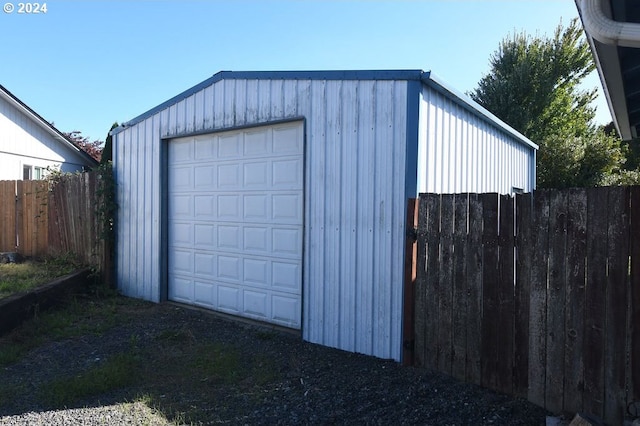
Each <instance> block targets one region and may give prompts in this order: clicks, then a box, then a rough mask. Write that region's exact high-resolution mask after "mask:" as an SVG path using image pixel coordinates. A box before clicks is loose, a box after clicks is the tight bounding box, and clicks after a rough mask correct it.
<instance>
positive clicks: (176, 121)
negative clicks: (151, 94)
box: [114, 79, 407, 360]
mask: <svg viewBox="0 0 640 426" xmlns="http://www.w3.org/2000/svg"><path fill="white" fill-rule="evenodd" d="M298 117H304V118H305V119H306V152H305V159H306V160H305V194H306V196H305V236H304V244H305V246H304V260H303V262H304V276H303V299H304V302H303V326H302V328H303V337H304V338H305V339H306V340H308V341H311V342H314V343H319V344H323V345H327V346H332V347H337V348H340V349H344V350H348V351H354V352H361V353H365V354H370V355H374V356H378V357H382V358H393V359H396V360H399V359H400V351H401V339H402V336H401V324H402V321H401V319H402V280H403V255H404V254H403V247H404V226H405V224H404V220H405V186H404V185H405V156H406V140H407V137H406V129H407V124H406V123H407V81H404V80H403V81H391V80H384V81H382V80H379V81H374V80H319V79H313V80H309V79H300V80H293V79H292V80H282V79H273V80H251V79H246V80H245V79H226V80H221V81H217V82H215V83H214V84H212V85H210V86H208V87H205V88H202V89H201V90H199V91H197V92H195V93H194V94H193V95H191V96H189V97H188V98H186V99H183V100H181V101H179V102H177V103H176V104H174V105H171V106H169V107H167V108H165V109H164V110H162V111H159V112H158V113H156V114H154V115H152V116H150V117H148V118H146V119H144V120H142V121H140V122H139V123H137V124H135V125H133V126H132V127H129V128H126V129H125V130H123V131H122V132H120V133H118V134H117V135H116V137H115V141H114V164H115V171H116V179H117V185H118V205H119V213H118V234H117V239H118V243H117V244H118V246H117V259H116V264H117V280H118V285H119V288H120V289H121V290H122V291H123V293H124V294H126V295H129V296H135V297H139V298H143V299H147V300H153V301H159V300H160V299H161V291H160V282H161V277H162V275H163V272H162V270H161V267H162V261H161V256H162V253H161V248H162V247H161V246H162V245H161V241H160V236H161V229H162V226H161V225H162V224H161V217H160V212H161V202H160V198H161V196H162V194H161V186H160V181H161V179H162V177H163V173H164V172H165V171H164V170H163V169H162V167H161V140H160V138H161V137H162V138H163V139H166V138H171V137H177V136H181V135H185V134H188V133H192V132H198V131H204V130H221V129H228V128H233V127H238V126H245V125H250V124H258V123H267V122H270V121H275V120H282V119H293V118H298Z"/></svg>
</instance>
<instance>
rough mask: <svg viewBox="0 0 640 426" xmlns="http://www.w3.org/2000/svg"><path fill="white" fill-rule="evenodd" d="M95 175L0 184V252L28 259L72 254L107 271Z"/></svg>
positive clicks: (94, 173) (96, 176)
mask: <svg viewBox="0 0 640 426" xmlns="http://www.w3.org/2000/svg"><path fill="white" fill-rule="evenodd" d="M98 180H99V177H98V174H97V173H96V172H89V173H81V174H75V175H63V176H61V177H60V179H59V181H57V182H56V184H55V185H53V184H49V182H47V181H0V219H1V223H0V251H17V252H19V253H20V254H22V255H24V256H47V255H60V254H64V253H73V254H75V255H76V256H77V257H78V259H79V260H81V261H82V262H83V263H86V264H91V265H97V266H100V268H101V269H102V266H103V265H102V263H103V262H104V258H105V256H104V255H105V244H104V241H103V240H102V238H101V233H102V228H101V224H100V221H99V220H98V219H97V214H96V212H97V209H98V208H99V206H100V203H101V200H100V194H99V190H98V184H99V182H98Z"/></svg>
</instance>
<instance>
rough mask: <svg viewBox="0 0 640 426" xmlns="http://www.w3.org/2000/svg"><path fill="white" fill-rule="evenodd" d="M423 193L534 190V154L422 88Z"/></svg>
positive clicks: (420, 157) (420, 181)
mask: <svg viewBox="0 0 640 426" xmlns="http://www.w3.org/2000/svg"><path fill="white" fill-rule="evenodd" d="M418 147H419V148H418V192H432V193H444V194H447V193H461V192H478V193H480V192H498V193H501V194H510V193H511V192H512V190H513V189H514V188H518V189H521V190H523V191H524V192H530V191H533V189H534V188H535V153H534V150H533V148H532V147H529V146H526V145H525V144H524V143H522V142H520V141H517V140H516V139H515V138H514V137H513V136H511V135H510V134H508V133H507V132H505V131H504V130H501V129H498V128H497V127H496V125H495V124H493V123H490V122H489V121H488V120H486V119H485V118H482V117H481V116H479V115H477V114H472V113H471V112H469V111H468V110H467V109H465V108H463V107H462V106H461V105H460V104H458V103H456V102H454V101H452V100H451V98H449V97H446V96H444V95H443V94H442V93H440V92H437V91H435V90H433V89H432V88H430V87H427V86H423V89H422V96H421V99H420V129H419V144H418Z"/></svg>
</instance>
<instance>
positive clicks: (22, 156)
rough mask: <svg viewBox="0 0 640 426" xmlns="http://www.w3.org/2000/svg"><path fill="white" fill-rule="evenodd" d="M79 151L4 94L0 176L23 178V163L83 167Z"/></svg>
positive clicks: (0, 111) (72, 168)
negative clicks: (16, 105)
mask: <svg viewBox="0 0 640 426" xmlns="http://www.w3.org/2000/svg"><path fill="white" fill-rule="evenodd" d="M84 164H86V161H85V160H83V159H82V158H81V157H80V156H79V155H78V154H76V153H74V152H72V151H71V150H70V149H68V148H66V147H64V146H63V145H62V144H61V143H60V142H57V141H55V140H54V138H53V137H52V136H51V134H50V133H48V132H46V131H45V130H44V129H42V127H40V126H39V125H38V124H36V123H35V122H34V121H33V120H31V119H30V118H29V117H27V116H26V115H25V114H23V113H22V112H21V111H19V110H18V109H17V108H16V107H15V106H13V105H11V104H10V103H9V102H7V101H6V100H5V99H3V98H2V97H0V180H14V179H22V166H23V165H29V166H36V167H42V168H46V167H51V168H55V169H62V171H65V172H74V171H76V170H82V166H83V165H84Z"/></svg>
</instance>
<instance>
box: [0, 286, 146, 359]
mask: <svg viewBox="0 0 640 426" xmlns="http://www.w3.org/2000/svg"><path fill="white" fill-rule="evenodd" d="M143 306H148V303H146V302H141V301H138V300H133V299H127V298H124V297H110V298H107V299H88V300H87V299H84V298H81V299H78V298H75V299H74V300H73V301H72V302H70V303H69V304H67V305H66V306H65V307H63V308H61V309H58V310H50V311H47V312H43V313H39V314H37V315H36V316H35V317H34V318H32V319H31V320H29V321H26V322H25V323H23V324H22V325H21V326H20V327H18V328H16V329H15V330H13V331H12V332H11V333H9V334H8V335H7V336H4V337H2V338H0V367H3V366H6V365H9V364H12V363H13V362H15V361H17V360H18V359H20V357H21V356H22V355H23V354H25V353H26V352H28V351H29V350H30V349H32V348H35V347H37V346H40V345H41V344H43V343H44V342H45V341H50V340H61V339H65V338H69V337H74V336H82V335H87V334H92V335H98V336H99V335H101V334H103V333H104V332H105V331H107V330H109V329H111V328H113V327H115V326H116V325H118V324H123V323H125V322H127V321H129V320H130V316H129V315H132V314H131V312H132V311H133V312H135V310H136V309H137V308H139V307H143Z"/></svg>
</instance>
